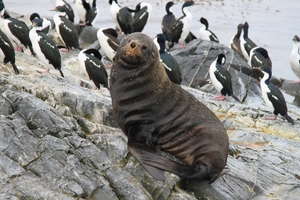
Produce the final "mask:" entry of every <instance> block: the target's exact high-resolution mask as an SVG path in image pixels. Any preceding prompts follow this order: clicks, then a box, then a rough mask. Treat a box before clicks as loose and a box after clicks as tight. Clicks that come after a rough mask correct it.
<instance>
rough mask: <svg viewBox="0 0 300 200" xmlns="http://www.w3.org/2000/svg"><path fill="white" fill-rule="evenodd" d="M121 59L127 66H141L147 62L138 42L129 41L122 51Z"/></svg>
mask: <svg viewBox="0 0 300 200" xmlns="http://www.w3.org/2000/svg"><path fill="white" fill-rule="evenodd" d="M122 51H123V52H122V54H121V59H122V60H123V61H124V62H125V63H127V64H141V63H143V62H144V61H145V59H144V56H143V52H142V51H141V47H140V45H139V43H138V42H137V41H134V40H132V41H129V42H128V43H127V44H126V45H125V46H124V47H123V50H122Z"/></svg>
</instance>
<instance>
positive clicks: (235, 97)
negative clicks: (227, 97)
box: [231, 94, 241, 102]
mask: <svg viewBox="0 0 300 200" xmlns="http://www.w3.org/2000/svg"><path fill="white" fill-rule="evenodd" d="M231 96H232V97H233V98H234V99H235V100H236V101H238V102H241V101H240V100H239V98H237V96H235V95H234V94H232V95H231Z"/></svg>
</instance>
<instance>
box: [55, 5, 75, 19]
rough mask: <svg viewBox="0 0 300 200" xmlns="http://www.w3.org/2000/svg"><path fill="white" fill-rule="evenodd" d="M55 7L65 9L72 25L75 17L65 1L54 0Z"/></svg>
mask: <svg viewBox="0 0 300 200" xmlns="http://www.w3.org/2000/svg"><path fill="white" fill-rule="evenodd" d="M56 7H64V8H63V9H65V11H66V13H67V17H68V19H69V20H70V21H71V22H72V23H74V18H75V15H74V11H73V8H72V7H71V5H70V4H68V3H67V2H66V1H65V0H56Z"/></svg>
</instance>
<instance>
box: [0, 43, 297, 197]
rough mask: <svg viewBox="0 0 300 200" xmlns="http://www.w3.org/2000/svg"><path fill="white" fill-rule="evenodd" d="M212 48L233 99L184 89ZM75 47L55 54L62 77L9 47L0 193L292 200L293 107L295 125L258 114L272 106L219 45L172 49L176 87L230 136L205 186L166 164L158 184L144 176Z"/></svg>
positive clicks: (1, 83) (204, 66) (2, 87)
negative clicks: (178, 72) (220, 164)
mask: <svg viewBox="0 0 300 200" xmlns="http://www.w3.org/2000/svg"><path fill="white" fill-rule="evenodd" d="M87 44H88V42H87ZM220 52H222V53H225V55H226V57H227V62H226V64H225V66H224V67H225V68H226V69H229V72H230V74H231V75H232V80H233V82H234V84H233V85H234V91H235V94H236V95H237V96H238V98H239V99H240V101H241V102H242V103H240V102H237V101H235V100H234V99H233V98H230V97H229V98H228V99H227V100H226V101H214V100H212V99H213V96H214V95H215V93H216V91H212V93H206V92H202V91H199V90H196V89H193V88H191V87H189V86H191V85H192V84H193V83H194V82H195V81H196V80H197V79H199V78H203V77H205V76H206V75H207V73H208V69H209V66H210V64H211V62H212V61H213V60H214V59H215V58H216V56H217V55H218V54H219V53H220ZM78 53H79V51H78V50H72V51H70V52H69V53H61V54H62V61H63V67H62V70H63V72H64V74H65V78H61V77H60V75H59V73H58V72H57V71H56V70H54V69H51V74H38V73H36V71H35V70H36V69H39V68H44V66H43V65H42V64H40V62H39V60H38V59H37V58H34V57H32V56H31V55H30V52H26V51H25V53H20V52H17V53H16V55H17V56H16V59H17V61H16V63H17V66H18V67H19V69H20V72H21V73H20V75H15V74H14V73H13V70H12V68H11V66H9V65H7V66H4V65H2V64H0V66H1V68H0V69H1V72H0V93H1V95H0V113H1V115H0V150H1V151H0V177H1V179H0V199H182V200H183V199H193V200H194V199H265V198H276V199H297V198H298V196H299V195H298V194H299V193H300V189H299V188H300V187H299V186H300V182H299V179H300V173H299V165H300V163H299V162H300V154H299V148H300V143H299V141H300V136H299V135H300V133H299V130H300V129H299V119H300V109H299V108H298V107H297V106H296V105H292V104H288V108H289V114H290V116H291V117H292V118H293V119H294V120H295V121H296V124H295V125H294V126H292V125H290V124H289V123H288V122H287V121H286V120H284V119H283V118H282V117H278V119H277V120H276V121H267V120H265V119H264V117H265V116H268V115H272V113H271V112H270V110H269V109H268V108H267V107H266V105H265V104H264V102H263V100H262V98H261V94H260V88H259V85H258V84H257V81H256V80H254V79H253V78H249V74H250V73H249V66H248V65H247V64H246V63H245V62H244V61H243V60H242V59H241V58H240V57H238V56H236V55H235V54H234V53H233V52H232V51H231V50H230V49H228V48H227V47H225V46H224V45H221V44H215V43H211V42H207V41H201V40H194V41H191V42H190V43H189V44H188V46H187V48H185V49H178V48H176V46H175V48H173V49H172V50H171V53H172V54H173V55H174V57H175V58H176V59H177V60H178V62H179V63H180V64H181V67H182V71H183V86H182V87H183V88H184V89H185V90H187V91H188V92H190V93H192V94H193V95H195V96H196V98H198V99H199V100H200V101H201V102H203V103H204V104H205V105H206V106H207V107H209V108H210V109H211V110H212V111H213V112H214V113H215V114H216V115H217V116H218V117H219V119H220V120H221V121H222V122H223V124H224V126H225V128H226V129H227V132H228V135H229V137H230V152H229V153H230V155H229V156H228V163H227V167H226V170H224V174H223V175H222V176H221V177H219V178H218V179H217V180H216V181H215V182H214V183H213V184H210V185H208V184H207V183H206V182H203V181H196V180H184V179H179V177H177V176H175V175H173V174H171V173H167V172H166V173H165V175H166V180H165V181H164V182H162V181H157V180H155V179H153V177H151V176H150V175H149V174H148V173H147V172H146V171H145V170H144V168H143V167H142V166H141V165H140V164H139V163H138V162H137V161H136V159H135V158H133V157H132V156H131V154H130V153H128V150H127V138H126V136H125V135H124V133H123V132H122V131H121V130H120V129H119V128H118V124H117V123H116V121H115V119H114V116H113V111H112V107H111V99H110V95H109V92H108V91H107V90H102V91H94V90H91V89H90V88H93V83H92V82H91V81H90V80H89V79H88V77H87V75H86V72H85V71H84V70H81V69H80V67H79V63H78V59H77V55H78ZM2 69H3V70H2ZM247 73H248V74H247ZM285 83H286V81H284V82H283V83H282V88H285ZM295 87H296V86H295ZM165 156H169V157H171V158H174V157H172V155H168V154H165ZM174 159H176V158H174ZM287 191H288V192H287Z"/></svg>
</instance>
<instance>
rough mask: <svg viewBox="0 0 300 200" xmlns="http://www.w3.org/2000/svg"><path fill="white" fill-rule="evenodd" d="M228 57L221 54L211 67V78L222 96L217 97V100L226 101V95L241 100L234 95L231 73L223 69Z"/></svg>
mask: <svg viewBox="0 0 300 200" xmlns="http://www.w3.org/2000/svg"><path fill="white" fill-rule="evenodd" d="M225 61H226V57H225V55H224V54H219V55H218V57H217V58H216V60H215V61H214V62H213V63H212V64H211V65H210V68H209V76H210V80H211V81H212V83H213V85H214V87H215V88H216V90H217V91H218V92H220V93H221V96H218V97H215V98H214V99H215V100H225V99H226V94H227V95H228V96H232V97H233V98H234V99H235V100H237V101H239V99H238V98H237V97H236V96H235V95H234V94H233V90H232V82H231V76H230V74H229V72H228V71H227V70H226V69H224V68H223V67H222V65H224V64H225Z"/></svg>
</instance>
